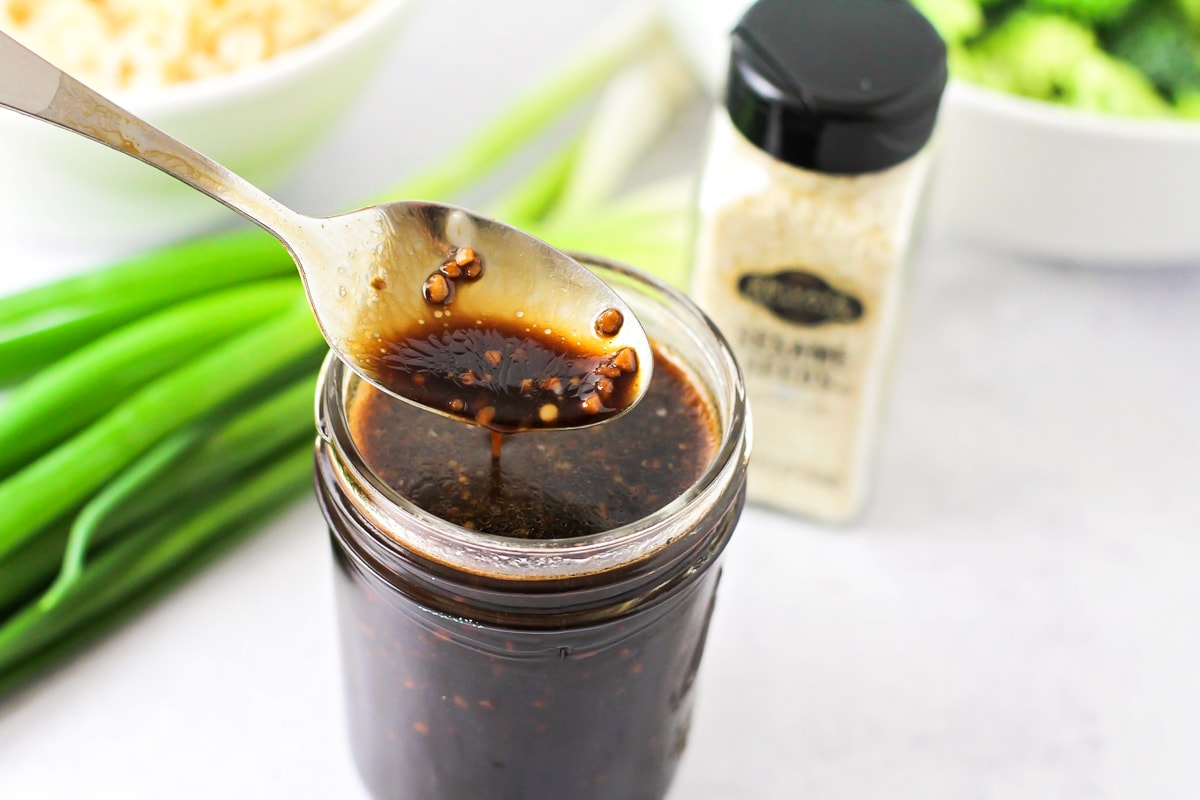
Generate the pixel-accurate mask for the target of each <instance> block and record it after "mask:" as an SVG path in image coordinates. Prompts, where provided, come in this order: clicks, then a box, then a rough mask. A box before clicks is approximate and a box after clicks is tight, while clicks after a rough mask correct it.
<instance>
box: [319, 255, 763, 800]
mask: <svg viewBox="0 0 1200 800" xmlns="http://www.w3.org/2000/svg"><path fill="white" fill-rule="evenodd" d="M580 260H581V262H582V263H584V264H586V265H588V266H589V267H591V268H592V269H593V270H594V271H596V272H597V274H598V275H599V276H600V277H601V278H602V279H604V280H605V281H607V282H608V283H610V284H611V285H613V286H614V288H615V289H617V291H618V292H620V294H621V295H622V297H623V298H624V299H625V300H626V301H627V302H628V303H629V305H630V307H631V308H632V309H633V310H634V311H635V312H636V313H637V316H638V319H639V321H640V322H641V323H642V325H643V326H644V327H645V329H646V332H647V333H648V334H649V335H650V338H651V340H652V341H653V342H654V345H655V348H656V358H657V357H658V356H659V354H665V355H664V357H667V358H669V359H670V361H671V362H672V364H673V365H677V366H678V368H679V369H680V374H684V373H686V375H687V377H688V380H689V383H690V385H693V386H695V387H696V389H697V390H698V391H699V392H700V398H699V399H702V400H703V402H704V406H705V407H706V408H707V409H709V411H711V414H712V415H713V416H712V417H711V419H712V421H713V422H714V424H713V425H712V434H711V435H712V441H711V442H710V444H711V450H712V456H711V458H709V459H708V460H707V461H706V466H704V468H703V472H702V473H701V474H700V475H699V477H698V478H697V479H696V480H695V481H694V482H691V483H689V484H688V485H686V487H685V488H683V489H682V491H680V492H678V493H677V494H673V495H672V496H671V497H664V498H662V501H663V503H665V505H662V506H661V507H659V508H658V509H657V510H655V511H653V512H650V513H648V514H647V515H646V516H643V517H640V518H638V519H635V520H633V521H631V522H627V523H625V524H621V525H615V526H611V527H607V528H603V529H601V530H598V531H597V532H595V533H590V534H586V535H579V536H575V537H572V538H545V539H534V538H515V537H510V536H501V535H497V534H495V533H485V532H481V531H478V530H473V529H470V528H468V527H465V526H461V525H456V524H452V523H451V522H448V521H447V520H446V519H445V518H443V517H439V516H435V515H434V514H433V513H432V512H430V511H429V510H428V508H427V507H424V506H420V505H417V504H416V503H415V502H413V501H411V500H410V499H408V498H407V496H406V495H403V494H401V493H400V492H399V490H397V489H394V488H393V487H394V485H395V484H393V483H390V482H389V480H388V479H387V478H385V477H384V472H383V471H381V470H376V469H375V468H374V467H373V465H372V462H371V459H370V458H369V454H368V451H366V450H364V449H363V448H360V446H359V442H360V441H362V439H361V437H356V434H355V427H354V419H355V411H356V409H359V408H361V406H360V405H359V401H360V399H362V398H363V397H368V398H369V397H370V393H371V392H372V391H373V390H372V389H371V388H370V387H369V386H367V385H365V383H364V382H363V381H361V380H360V379H359V378H358V377H357V376H356V375H355V374H354V373H352V372H351V371H350V370H349V369H348V368H346V367H345V365H343V364H342V363H341V362H339V361H336V360H333V359H330V360H328V361H327V362H326V366H325V368H324V370H323V372H322V377H321V380H320V385H319V387H318V419H317V427H318V431H319V438H318V442H317V457H316V485H317V497H318V499H319V502H320V504H321V508H322V511H323V513H324V515H325V518H326V520H327V521H328V523H329V529H330V534H331V539H332V543H333V551H334V556H335V559H336V592H337V603H338V618H339V623H340V630H341V641H342V661H343V665H344V674H345V684H346V690H347V703H346V705H347V711H348V715H349V732H350V737H351V749H352V751H353V754H354V757H355V760H356V762H357V764H358V767H359V770H360V772H361V774H362V776H363V779H364V781H365V782H366V784H367V786H368V787H369V789H370V791H371V793H372V796H373V797H375V798H377V800H468V799H469V798H485V797H486V798H513V799H514V800H536V799H539V798H572V800H661V798H662V797H663V795H664V794H665V793H666V790H667V786H668V784H669V783H670V780H671V777H672V775H673V773H674V770H675V767H676V765H677V763H678V761H679V757H680V755H681V754H682V751H683V747H684V744H685V741H686V739H687V733H688V728H689V724H690V717H691V708H692V701H693V697H694V694H695V692H694V684H695V678H696V670H697V668H698V667H699V664H700V658H701V654H702V653H703V650H704V642H705V637H706V634H707V629H708V620H709V618H710V615H711V614H712V610H713V604H714V602H715V597H716V588H717V583H718V580H719V576H720V563H721V556H722V551H723V550H724V547H725V544H726V543H727V542H728V540H729V537H730V535H731V534H732V532H733V528H734V526H735V525H736V523H737V520H738V516H739V514H740V512H741V508H742V504H743V499H744V497H745V470H746V460H747V451H748V447H749V421H748V419H747V416H746V406H745V394H744V392H743V389H742V384H741V377H740V374H739V372H738V367H737V363H736V361H735V360H734V358H733V355H732V353H730V351H729V349H728V347H727V346H726V344H725V342H724V340H723V339H722V338H721V336H720V334H719V333H717V331H716V330H715V329H714V328H713V327H712V325H711V324H710V323H709V322H708V320H707V319H706V318H705V317H704V315H703V314H701V313H700V311H699V310H698V309H697V308H696V307H695V305H693V304H692V303H691V302H690V301H689V300H688V299H687V298H686V297H684V296H683V295H682V294H680V293H678V292H675V291H674V290H672V289H670V288H668V287H666V286H664V285H662V284H660V283H658V282H656V281H653V280H652V279H650V278H647V277H645V276H642V275H640V274H638V273H635V272H632V271H630V270H627V269H625V268H623V267H620V266H618V265H615V264H611V263H602V262H600V261H598V260H595V259H589V258H586V257H580ZM665 367H666V365H665V364H662V363H659V364H658V365H657V366H656V369H655V374H656V377H661V376H662V375H664V374H665V373H666V372H667V371H668V370H667V369H665ZM651 391H653V389H652V390H651ZM647 397H649V394H648V395H647ZM647 402H648V401H647V400H643V401H642V403H643V404H645V403H647ZM656 402H657V401H656ZM637 411H638V409H635V410H634V412H637ZM660 411H661V413H660ZM634 412H631V414H633V413H634ZM647 413H649V414H650V415H651V416H663V415H667V414H670V413H672V409H669V408H668V407H667V405H666V404H664V405H662V406H660V407H659V410H654V409H651V408H649V407H648V411H647ZM623 419H628V417H626V418H623ZM620 423H621V420H615V421H613V422H610V423H606V424H605V425H604V426H600V427H601V428H608V427H609V426H616V425H618V424H620ZM445 424H448V425H462V426H463V428H465V429H467V430H471V429H470V428H468V427H467V426H466V425H465V423H458V422H453V421H445ZM388 429H389V430H390V428H388ZM433 431H434V428H433V427H432V426H431V427H430V428H429V431H427V432H425V433H424V434H422V435H421V436H420V437H419V438H418V439H417V441H418V442H423V443H421V444H420V445H419V446H420V447H422V448H434V449H435V455H436V454H437V452H442V453H444V452H445V442H444V440H442V442H441V444H439V439H437V438H432V437H431V436H429V435H428V434H429V433H430V432H433ZM479 435H480V436H481V437H482V438H481V439H480V441H479V443H480V445H481V447H482V448H483V450H484V451H487V450H488V446H487V439H488V437H487V434H486V433H480V434H479ZM561 435H564V434H562V433H559V432H541V433H523V434H518V435H517V436H515V437H514V439H515V438H518V437H521V436H526V437H533V439H535V440H536V438H537V437H547V438H548V437H555V436H561ZM515 444H516V443H515V442H510V443H509V445H506V447H508V446H510V445H515ZM416 446H417V445H416V444H413V443H412V442H411V441H410V443H409V445H408V446H407V449H406V452H407V453H412V448H413V447H416ZM542 446H545V447H550V446H551V445H550V444H546V445H542ZM439 447H440V448H441V450H440V451H438V450H436V448H439ZM399 455H400V456H401V458H400V459H399V462H398V463H401V464H402V466H401V467H400V468H401V469H405V470H408V469H415V468H413V467H411V466H403V464H405V463H406V462H407V461H408V459H407V458H405V457H404V455H405V453H404V452H401V453H400V454H399ZM412 455H413V460H414V461H415V460H418V457H420V456H427V455H429V454H428V453H413V454H412ZM618 455H619V454H614V453H611V452H609V453H608V455H607V456H606V455H605V453H603V452H600V451H599V450H596V449H589V450H588V451H587V455H586V457H587V458H593V459H604V458H611V459H612V461H610V462H609V463H613V462H615V461H616V460H617V456H618ZM443 457H444V456H443ZM501 459H503V456H502V457H501ZM555 461H556V462H557V459H555ZM375 463H378V462H375ZM601 466H605V465H601ZM500 468H501V469H502V468H503V465H502V463H501V467H500ZM544 469H545V470H547V471H550V472H555V471H561V472H562V474H564V475H566V476H567V477H566V478H563V479H564V480H572V479H574V480H586V477H580V475H581V471H573V470H571V469H569V468H560V467H559V466H557V464H556V463H548V464H546V465H545V467H544ZM499 477H500V479H501V480H510V479H511V476H510V477H505V476H504V475H503V474H501V475H500V476H499ZM654 489H655V487H654V486H648V485H642V484H639V485H634V486H630V487H629V491H630V492H635V491H640V492H642V493H645V492H650V491H654ZM488 496H489V497H491V496H492V495H490V494H488ZM525 496H526V497H527V498H528V505H529V507H530V509H532V510H534V511H536V510H537V507H538V503H539V500H538V498H537V497H536V496H534V495H532V494H526V495H525ZM543 505H547V504H543ZM547 507H548V505H547ZM566 511H567V509H566V508H565V507H564V509H563V512H564V513H565V512H566ZM593 512H594V509H593V508H591V507H588V508H582V507H579V508H572V509H571V513H572V514H578V515H580V518H581V519H582V517H583V515H586V514H591V513H593Z"/></svg>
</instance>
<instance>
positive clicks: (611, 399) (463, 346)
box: [372, 315, 638, 433]
mask: <svg viewBox="0 0 1200 800" xmlns="http://www.w3.org/2000/svg"><path fill="white" fill-rule="evenodd" d="M378 347H379V351H380V352H379V353H378V354H377V355H375V356H374V357H373V359H372V361H373V365H374V369H373V375H372V377H374V378H375V379H376V380H378V381H379V383H380V384H382V385H383V386H386V387H387V388H388V389H390V390H391V391H393V392H395V393H396V394H398V395H400V396H402V397H407V398H409V399H411V400H413V401H415V402H417V403H419V404H421V405H423V406H426V407H429V408H433V409H436V410H438V411H441V412H443V413H445V414H450V415H452V416H454V417H457V418H459V419H461V420H464V421H467V422H473V423H475V424H476V425H480V426H483V427H486V428H490V429H492V430H494V431H498V432H504V433H511V432H516V431H523V430H529V429H532V428H571V427H576V426H580V425H590V424H592V423H594V422H600V421H603V420H606V419H608V418H609V417H612V416H615V415H616V414H618V413H620V412H621V411H623V410H624V409H625V408H627V407H628V406H630V405H631V404H632V403H633V401H634V399H635V398H636V395H637V388H638V384H637V380H638V363H637V355H636V354H635V353H634V351H633V350H632V349H630V348H623V349H621V350H618V351H617V352H615V353H613V354H611V355H610V354H606V353H594V352H588V351H586V350H583V349H581V348H579V347H572V346H571V345H569V344H568V343H567V342H565V341H563V339H562V338H560V337H556V336H555V335H554V333H553V331H547V330H546V329H539V328H536V327H533V326H532V325H528V324H525V323H524V322H522V320H520V319H512V318H508V319H504V318H500V319H494V320H486V319H485V320H470V321H469V322H465V323H458V322H457V321H455V320H454V319H453V317H450V316H448V315H447V316H439V317H435V318H434V320H433V322H432V323H431V324H425V325H417V326H413V327H411V328H410V329H408V330H407V331H405V332H403V333H395V334H391V335H387V336H382V337H381V338H380V339H379V340H378Z"/></svg>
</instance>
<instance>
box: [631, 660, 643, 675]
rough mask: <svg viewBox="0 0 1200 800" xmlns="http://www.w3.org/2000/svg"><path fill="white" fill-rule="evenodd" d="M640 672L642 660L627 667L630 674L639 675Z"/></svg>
mask: <svg viewBox="0 0 1200 800" xmlns="http://www.w3.org/2000/svg"><path fill="white" fill-rule="evenodd" d="M641 672H642V662H640V661H639V662H638V663H636V664H634V665H633V666H632V667H630V668H629V674H630V675H640V674H641Z"/></svg>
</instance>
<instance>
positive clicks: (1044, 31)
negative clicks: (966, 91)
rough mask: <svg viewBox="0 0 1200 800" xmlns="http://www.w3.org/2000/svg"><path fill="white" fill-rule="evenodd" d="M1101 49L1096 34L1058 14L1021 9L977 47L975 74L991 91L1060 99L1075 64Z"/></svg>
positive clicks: (1071, 77)
mask: <svg viewBox="0 0 1200 800" xmlns="http://www.w3.org/2000/svg"><path fill="white" fill-rule="evenodd" d="M1098 52H1101V51H1100V45H1099V42H1097V40H1096V36H1095V34H1093V33H1092V31H1091V30H1090V29H1089V28H1087V27H1086V26H1084V25H1081V24H1079V23H1078V22H1075V21H1074V20H1072V19H1068V18H1066V17H1063V16H1059V15H1057V14H1038V13H1034V12H1028V11H1018V12H1016V13H1014V14H1013V15H1011V16H1010V17H1008V18H1007V19H1005V20H1004V22H1002V23H1001V24H1000V25H998V26H997V27H996V28H995V29H994V30H993V31H992V32H991V34H989V35H988V36H987V37H986V38H985V39H984V40H983V41H982V42H980V44H979V45H978V46H977V47H976V48H975V58H974V60H973V65H972V68H973V71H974V73H975V76H976V78H977V79H978V80H980V81H981V82H983V83H986V84H987V85H989V86H992V87H993V88H996V89H1000V90H1003V91H1007V92H1014V93H1016V94H1022V95H1025V96H1027V97H1035V98H1038V99H1041V100H1056V99H1058V98H1059V97H1061V96H1062V95H1063V94H1064V91H1065V87H1066V86H1067V85H1068V84H1070V83H1071V82H1072V81H1073V80H1074V78H1073V73H1074V71H1075V68H1076V66H1078V64H1079V63H1080V62H1081V61H1082V60H1083V59H1084V58H1089V57H1091V56H1093V55H1095V54H1096V53H1098Z"/></svg>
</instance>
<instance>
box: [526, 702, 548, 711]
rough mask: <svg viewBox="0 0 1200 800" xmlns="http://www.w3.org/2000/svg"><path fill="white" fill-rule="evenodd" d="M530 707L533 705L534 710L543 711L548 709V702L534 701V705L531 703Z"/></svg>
mask: <svg viewBox="0 0 1200 800" xmlns="http://www.w3.org/2000/svg"><path fill="white" fill-rule="evenodd" d="M529 705H531V706H532V707H534V708H536V709H537V710H539V711H541V710H542V709H544V708H545V707H546V701H545V700H534V701H533V702H532V703H530V704H529Z"/></svg>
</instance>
